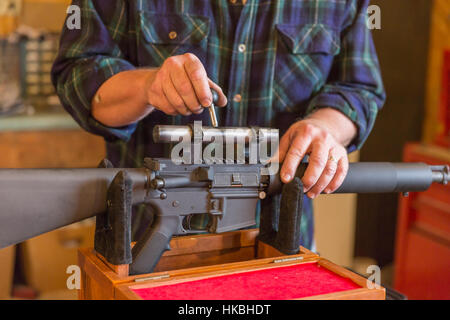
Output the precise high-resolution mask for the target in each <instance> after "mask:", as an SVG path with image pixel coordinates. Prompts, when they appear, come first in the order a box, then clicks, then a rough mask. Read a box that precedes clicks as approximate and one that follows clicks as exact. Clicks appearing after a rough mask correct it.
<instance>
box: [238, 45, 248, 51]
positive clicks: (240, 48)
mask: <svg viewBox="0 0 450 320" xmlns="http://www.w3.org/2000/svg"><path fill="white" fill-rule="evenodd" d="M245 49H247V47H246V46H245V44H243V43H241V44H240V45H239V47H238V50H239V52H244V51H245Z"/></svg>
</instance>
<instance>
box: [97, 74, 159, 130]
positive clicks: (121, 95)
mask: <svg viewBox="0 0 450 320" xmlns="http://www.w3.org/2000/svg"><path fill="white" fill-rule="evenodd" d="M157 70H158V69H140V70H130V71H124V72H120V73H118V74H116V75H114V76H113V77H111V78H110V79H108V80H107V81H105V83H103V84H102V86H101V87H100V88H99V89H98V91H97V93H96V94H95V96H94V98H93V100H92V102H91V104H92V109H91V114H92V116H93V117H94V118H95V119H96V120H97V121H99V122H100V123H102V124H104V125H106V126H109V127H121V126H125V125H128V124H131V123H134V122H137V121H139V120H141V119H142V118H144V117H146V116H147V115H148V114H149V113H151V112H152V111H153V109H154V108H153V107H152V106H151V105H149V104H148V96H147V95H148V94H147V90H146V89H145V88H147V86H148V83H149V82H151V81H152V79H153V78H154V77H155V75H156V73H157Z"/></svg>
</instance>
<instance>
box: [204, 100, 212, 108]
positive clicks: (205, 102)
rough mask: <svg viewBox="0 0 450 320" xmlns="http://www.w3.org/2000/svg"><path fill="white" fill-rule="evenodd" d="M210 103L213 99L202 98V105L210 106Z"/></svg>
mask: <svg viewBox="0 0 450 320" xmlns="http://www.w3.org/2000/svg"><path fill="white" fill-rule="evenodd" d="M210 105H211V100H209V99H204V100H202V106H204V107H209V106H210Z"/></svg>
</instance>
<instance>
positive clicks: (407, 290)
mask: <svg viewBox="0 0 450 320" xmlns="http://www.w3.org/2000/svg"><path fill="white" fill-rule="evenodd" d="M404 161H407V162H425V163H428V164H447V165H448V164H450V150H447V149H444V148H440V147H435V146H426V145H420V144H408V145H407V146H406V148H405V152H404ZM395 288H396V289H397V290H398V291H400V292H402V293H404V294H406V295H407V296H408V298H409V299H450V185H440V184H433V185H432V186H431V187H430V189H429V190H428V191H426V192H422V193H411V194H410V195H409V197H401V199H400V203H399V211H398V225H397V237H396V255H395Z"/></svg>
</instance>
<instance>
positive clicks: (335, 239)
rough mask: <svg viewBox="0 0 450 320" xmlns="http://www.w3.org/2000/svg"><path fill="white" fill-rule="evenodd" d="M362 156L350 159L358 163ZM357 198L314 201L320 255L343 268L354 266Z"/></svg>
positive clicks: (344, 196)
mask: <svg viewBox="0 0 450 320" xmlns="http://www.w3.org/2000/svg"><path fill="white" fill-rule="evenodd" d="M358 158H359V153H358V152H355V153H352V154H351V155H350V156H349V159H350V162H355V161H358ZM356 199H357V195H356V194H339V195H321V196H319V197H318V198H317V199H316V200H314V219H315V221H314V222H315V228H314V232H315V240H316V248H317V252H318V253H319V254H320V255H321V256H323V257H324V258H326V259H329V260H331V261H333V262H334V263H337V264H339V265H343V266H347V267H350V266H352V265H353V248H354V240H355V239H354V238H355V220H356Z"/></svg>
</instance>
